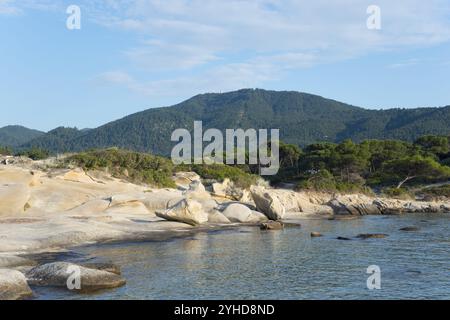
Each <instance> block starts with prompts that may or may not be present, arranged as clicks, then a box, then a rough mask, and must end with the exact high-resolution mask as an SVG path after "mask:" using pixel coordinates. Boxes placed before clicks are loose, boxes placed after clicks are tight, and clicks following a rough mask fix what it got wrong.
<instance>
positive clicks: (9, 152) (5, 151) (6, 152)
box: [0, 146, 12, 156]
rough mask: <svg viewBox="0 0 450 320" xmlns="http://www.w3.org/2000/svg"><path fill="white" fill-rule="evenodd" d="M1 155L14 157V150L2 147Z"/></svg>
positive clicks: (0, 148)
mask: <svg viewBox="0 0 450 320" xmlns="http://www.w3.org/2000/svg"><path fill="white" fill-rule="evenodd" d="M0 155H2V156H10V155H12V149H11V148H10V147H2V146H0Z"/></svg>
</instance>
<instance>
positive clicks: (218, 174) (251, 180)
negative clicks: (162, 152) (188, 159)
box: [176, 164, 259, 189]
mask: <svg viewBox="0 0 450 320" xmlns="http://www.w3.org/2000/svg"><path fill="white" fill-rule="evenodd" d="M176 171H194V172H196V173H197V174H198V175H199V176H200V177H202V178H203V179H214V180H217V181H220V182H221V181H223V180H224V179H225V178H228V179H230V180H231V181H233V182H234V184H235V185H236V186H237V187H240V188H244V189H246V188H249V187H250V186H251V185H252V184H255V183H256V182H257V180H258V178H259V177H258V176H257V175H254V174H250V173H248V172H246V171H244V170H243V169H242V168H239V167H237V166H228V165H225V164H211V165H207V164H194V165H180V166H177V167H176Z"/></svg>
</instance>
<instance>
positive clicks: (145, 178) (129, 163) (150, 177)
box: [64, 148, 175, 187]
mask: <svg viewBox="0 0 450 320" xmlns="http://www.w3.org/2000/svg"><path fill="white" fill-rule="evenodd" d="M64 162H65V163H66V164H72V165H76V166H78V167H81V168H83V169H85V170H96V169H102V170H107V171H108V172H110V173H111V174H112V175H113V176H114V177H117V178H122V179H126V180H130V181H132V182H136V183H147V184H150V185H154V186H158V187H175V183H174V182H173V180H172V173H173V165H172V162H171V161H170V160H169V159H166V158H163V157H159V156H154V155H151V154H147V153H140V152H134V151H127V150H120V149H117V148H109V149H104V150H89V151H86V152H81V153H78V154H75V155H73V156H70V157H68V158H67V159H65V160H64Z"/></svg>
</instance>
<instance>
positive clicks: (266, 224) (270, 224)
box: [260, 221, 284, 230]
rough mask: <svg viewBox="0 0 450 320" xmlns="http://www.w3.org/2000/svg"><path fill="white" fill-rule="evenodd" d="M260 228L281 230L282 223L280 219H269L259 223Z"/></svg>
mask: <svg viewBox="0 0 450 320" xmlns="http://www.w3.org/2000/svg"><path fill="white" fill-rule="evenodd" d="M260 228H261V230H282V229H283V228H284V224H283V223H282V222H280V221H269V222H264V223H261V226H260Z"/></svg>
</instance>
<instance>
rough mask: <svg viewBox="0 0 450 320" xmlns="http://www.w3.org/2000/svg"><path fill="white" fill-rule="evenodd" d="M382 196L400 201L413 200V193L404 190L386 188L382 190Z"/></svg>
mask: <svg viewBox="0 0 450 320" xmlns="http://www.w3.org/2000/svg"><path fill="white" fill-rule="evenodd" d="M382 194H383V195H384V196H386V197H389V198H394V199H400V200H409V199H411V198H413V196H412V195H411V193H410V192H409V191H408V190H407V189H404V188H394V187H388V188H384V189H383V190H382Z"/></svg>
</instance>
